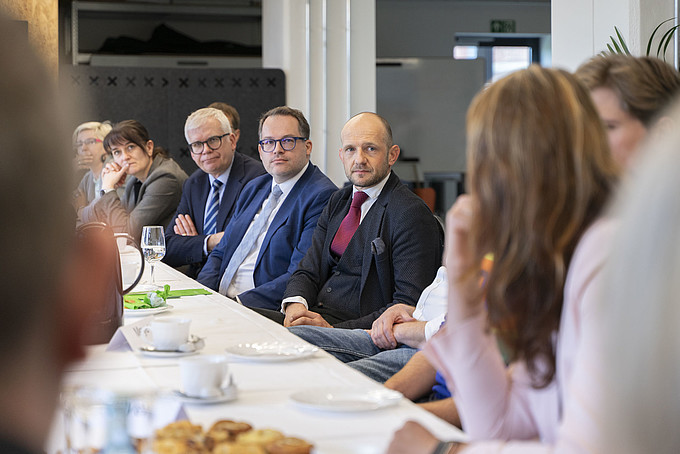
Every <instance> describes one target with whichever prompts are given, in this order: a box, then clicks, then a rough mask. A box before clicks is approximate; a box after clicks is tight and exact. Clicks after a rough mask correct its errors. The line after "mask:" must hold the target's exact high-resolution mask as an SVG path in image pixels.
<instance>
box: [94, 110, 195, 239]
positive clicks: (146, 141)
mask: <svg viewBox="0 0 680 454" xmlns="http://www.w3.org/2000/svg"><path fill="white" fill-rule="evenodd" d="M104 148H106V150H107V151H108V152H110V153H111V155H112V156H113V162H110V163H108V164H107V165H106V167H104V170H103V171H102V190H101V193H102V195H101V197H100V198H99V199H98V200H96V201H94V202H93V203H91V204H90V205H88V206H87V207H85V208H83V210H82V212H81V221H82V222H90V221H101V222H105V223H106V224H108V225H110V226H111V228H113V230H114V231H115V232H126V233H129V234H130V235H132V236H133V237H135V238H136V239H139V237H140V235H141V232H142V227H143V226H145V225H162V226H166V225H168V223H169V222H170V221H171V219H172V216H173V214H174V212H175V210H176V209H177V205H178V204H179V201H180V198H181V196H182V185H183V184H184V181H185V180H186V179H187V174H186V173H185V172H184V171H183V170H182V169H181V168H180V167H179V165H178V164H177V163H176V162H175V161H173V160H172V159H171V158H168V157H166V155H165V152H164V151H163V150H162V149H161V148H159V147H156V146H155V145H154V142H153V141H152V140H151V139H150V138H149V133H148V132H147V130H146V128H145V127H144V126H143V125H142V124H141V123H139V122H138V121H136V120H125V121H121V122H120V123H118V124H116V125H115V126H114V127H113V129H112V130H111V132H109V133H108V134H107V136H106V137H105V138H104ZM120 186H124V187H125V192H124V194H123V196H122V197H119V196H118V194H117V192H116V188H118V187H120Z"/></svg>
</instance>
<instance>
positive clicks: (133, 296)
mask: <svg viewBox="0 0 680 454" xmlns="http://www.w3.org/2000/svg"><path fill="white" fill-rule="evenodd" d="M148 293H149V292H133V293H128V294H127V295H125V296H124V297H123V300H124V303H125V307H126V308H128V309H138V308H140V307H143V306H146V304H145V303H144V297H145V296H147V295H148ZM210 294H212V292H210V291H208V290H206V289H203V288H190V289H184V290H170V291H169V292H168V295H167V297H168V298H180V297H182V296H193V295H210Z"/></svg>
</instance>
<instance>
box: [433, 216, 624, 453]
mask: <svg viewBox="0 0 680 454" xmlns="http://www.w3.org/2000/svg"><path fill="white" fill-rule="evenodd" d="M615 228H616V222H615V221H612V220H607V219H600V220H598V221H596V222H595V223H593V225H592V226H590V227H589V228H588V229H587V230H586V232H585V234H584V235H583V237H582V238H581V241H580V242H579V244H578V246H577V248H576V250H575V251H574V255H573V257H572V260H571V264H570V266H569V270H568V272H567V278H566V282H565V286H564V305H563V308H562V318H561V321H560V329H559V332H558V333H557V335H556V342H557V344H556V348H557V350H556V374H555V378H554V380H553V381H552V383H550V385H549V386H547V387H546V388H542V389H535V388H533V387H532V386H531V380H530V377H529V375H528V372H527V370H526V367H525V364H524V363H523V362H516V363H513V364H511V365H510V367H508V368H506V367H505V365H504V363H503V359H502V357H501V354H500V352H499V350H498V346H497V343H496V339H495V338H494V337H493V335H491V334H489V333H486V332H485V323H486V319H485V316H484V315H480V316H478V317H475V318H472V319H468V320H465V321H464V322H461V323H459V324H457V325H451V324H449V325H447V326H445V327H444V328H443V329H442V330H440V332H439V333H438V334H437V335H435V336H434V337H433V338H432V340H431V341H430V342H429V343H428V344H426V346H425V348H424V351H425V354H426V356H427V357H428V359H429V360H430V362H432V364H433V365H434V366H435V367H436V368H437V370H439V371H441V372H442V374H443V375H444V377H445V378H446V383H447V385H448V386H449V389H451V390H452V392H453V396H454V399H455V401H456V405H457V406H458V411H459V413H460V416H461V420H462V423H463V428H464V430H465V431H466V432H467V433H468V434H469V435H470V438H471V440H472V441H473V442H472V444H471V445H470V446H469V448H468V449H466V450H465V453H477V452H480V453H490V452H494V453H495V452H503V453H512V452H517V453H520V452H521V453H528V452H530V453H533V452H537V453H538V452H541V453H543V452H553V451H555V452H594V451H595V448H594V443H595V442H596V438H597V435H598V430H597V425H596V422H597V421H598V420H599V419H598V418H597V417H596V416H595V411H596V409H597V408H599V406H598V404H597V395H598V394H599V393H598V392H597V391H598V389H599V388H600V386H601V385H602V382H601V381H600V380H599V378H598V377H599V373H598V371H597V370H595V369H597V368H596V367H595V368H592V367H590V366H589V365H592V364H593V362H594V361H593V358H592V354H591V353H589V351H592V347H593V346H592V345H590V341H584V340H583V339H584V336H585V337H591V336H592V334H586V333H587V331H590V332H591V333H593V332H596V330H597V326H596V324H595V326H593V327H592V328H587V326H589V325H590V324H592V323H593V322H594V320H593V316H594V315H593V313H594V311H596V310H597V300H598V288H599V285H600V284H599V283H600V281H601V279H602V267H603V264H604V262H605V259H606V258H607V256H608V252H609V247H608V244H609V240H610V238H611V236H612V234H613V232H614V229H615ZM577 358H578V359H579V362H580V363H579V364H580V365H579V366H578V367H577V366H575V364H574V363H575V362H576V360H577ZM562 414H564V415H565V418H562ZM482 440H484V441H482ZM490 440H493V441H490ZM508 440H512V441H511V442H508ZM520 440H521V441H520Z"/></svg>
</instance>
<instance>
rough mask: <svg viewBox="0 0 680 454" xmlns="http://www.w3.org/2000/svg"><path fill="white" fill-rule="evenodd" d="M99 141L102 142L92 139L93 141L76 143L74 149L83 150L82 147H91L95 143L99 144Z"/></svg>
mask: <svg viewBox="0 0 680 454" xmlns="http://www.w3.org/2000/svg"><path fill="white" fill-rule="evenodd" d="M101 141H102V140H101V139H94V138H93V139H85V140H83V141H82V142H76V145H75V149H76V150H80V149H81V148H83V145H87V146H89V147H91V146H92V145H94V144H95V143H97V142H101Z"/></svg>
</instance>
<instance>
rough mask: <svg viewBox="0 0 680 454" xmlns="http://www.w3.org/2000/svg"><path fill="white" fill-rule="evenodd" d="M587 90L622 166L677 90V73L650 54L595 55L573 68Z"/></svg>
mask: <svg viewBox="0 0 680 454" xmlns="http://www.w3.org/2000/svg"><path fill="white" fill-rule="evenodd" d="M575 74H576V77H578V78H579V79H580V80H581V82H583V83H584V84H585V85H586V87H588V89H589V90H590V95H591V96H592V98H593V102H594V103H595V108H596V109H597V112H598V114H599V115H600V118H601V119H602V122H603V123H604V126H605V129H606V130H607V137H608V139H609V148H610V149H611V152H612V154H613V155H614V159H615V160H616V162H618V163H619V165H621V166H622V167H623V168H624V169H625V168H627V167H629V165H630V161H631V158H633V157H634V156H635V155H636V154H637V153H636V152H637V150H638V148H639V146H640V144H641V142H642V141H643V139H645V137H646V136H647V133H648V132H649V130H650V128H652V126H654V125H655V124H656V123H658V122H660V123H664V122H666V119H664V118H663V117H662V116H661V113H662V111H663V109H665V108H666V107H667V106H668V105H669V104H670V103H671V102H672V100H673V98H674V97H675V96H676V95H677V94H678V91H679V90H680V73H678V71H677V70H676V69H675V68H673V67H672V66H671V65H669V64H667V63H666V62H664V61H662V60H659V59H658V58H653V57H633V56H630V55H607V56H602V55H598V56H596V57H593V58H592V59H590V60H588V61H587V62H585V63H584V64H582V65H581V66H580V67H579V68H578V69H577V70H576V73H575Z"/></svg>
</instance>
